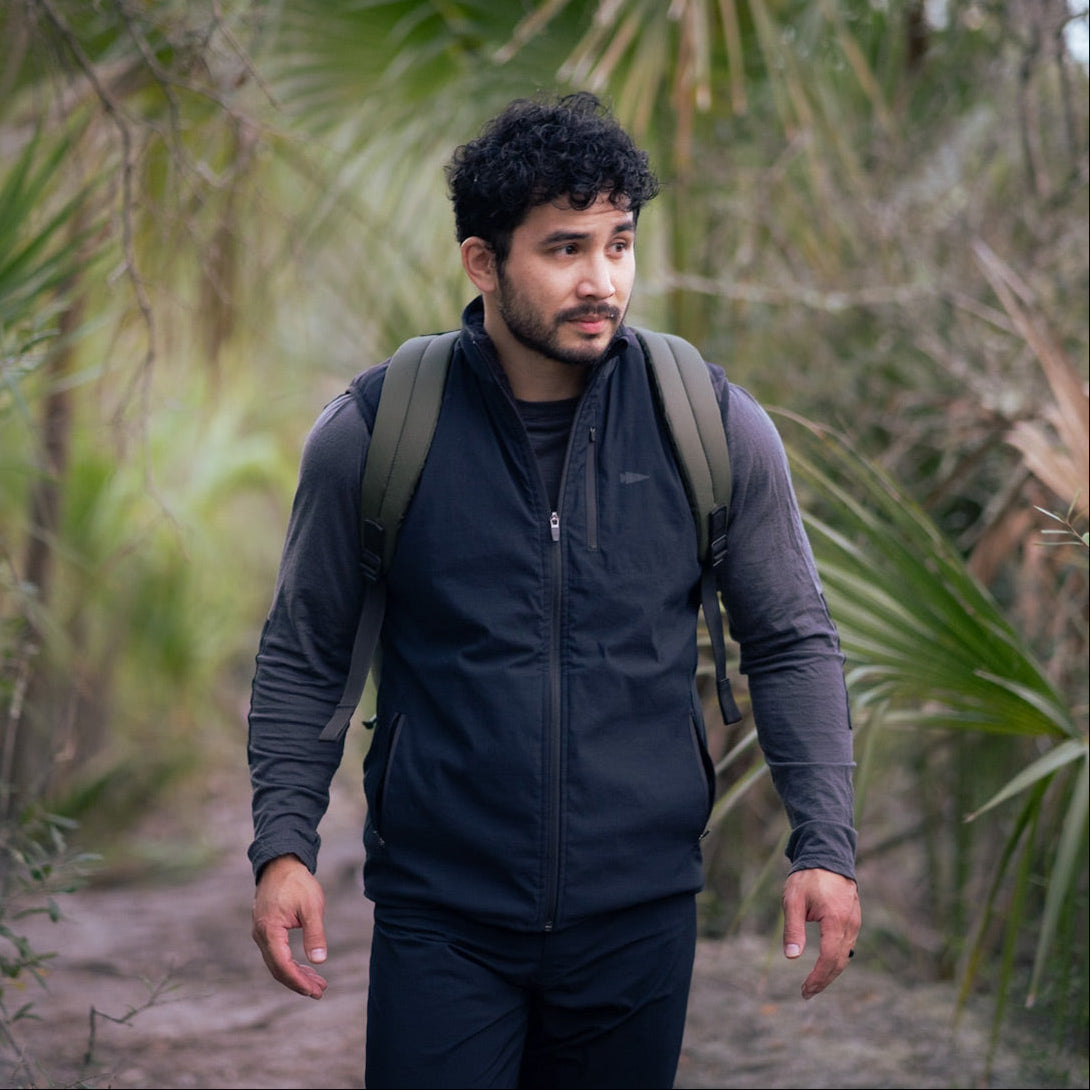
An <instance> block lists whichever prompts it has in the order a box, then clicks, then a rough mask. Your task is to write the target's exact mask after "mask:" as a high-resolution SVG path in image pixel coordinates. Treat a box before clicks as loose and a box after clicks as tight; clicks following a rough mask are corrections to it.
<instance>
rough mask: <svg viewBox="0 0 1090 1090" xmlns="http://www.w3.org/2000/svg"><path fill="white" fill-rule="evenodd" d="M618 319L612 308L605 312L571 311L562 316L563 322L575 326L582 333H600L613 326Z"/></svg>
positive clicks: (616, 312)
mask: <svg viewBox="0 0 1090 1090" xmlns="http://www.w3.org/2000/svg"><path fill="white" fill-rule="evenodd" d="M619 317H620V314H619V312H618V311H616V310H614V309H613V308H609V309H606V310H591V311H585V310H584V311H573V312H571V313H570V314H567V315H565V316H564V320H565V321H568V322H571V323H572V324H573V325H577V326H578V327H579V328H580V329H581V330H582V331H583V332H584V333H601V332H603V331H604V330H606V329H608V328H609V327H610V326H611V325H613V324H614V323H615V322H616V321H617V319H618V318H619Z"/></svg>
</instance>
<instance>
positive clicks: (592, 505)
mask: <svg viewBox="0 0 1090 1090" xmlns="http://www.w3.org/2000/svg"><path fill="white" fill-rule="evenodd" d="M584 486H585V491H586V495H587V548H588V549H589V550H590V551H591V552H597V551H598V429H597V428H596V427H594V425H593V424H592V425H591V426H590V430H589V431H588V433H587V461H586V471H585V482H584Z"/></svg>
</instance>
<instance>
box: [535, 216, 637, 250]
mask: <svg viewBox="0 0 1090 1090" xmlns="http://www.w3.org/2000/svg"><path fill="white" fill-rule="evenodd" d="M635 230H636V221H635V220H634V219H632V218H629V219H626V220H625V221H624V222H623V223H618V224H617V225H616V226H615V227H614V228H613V230H612V231H611V232H610V237H611V238H612V237H613V236H614V235H627V234H631V233H633V232H634V231H635ZM590 235H591V233H590V232H589V231H553V233H552V234H551V235H546V236H545V238H543V239H542V240H541V245H542V246H557V245H559V244H560V243H561V242H584V241H586V239H588V238H590Z"/></svg>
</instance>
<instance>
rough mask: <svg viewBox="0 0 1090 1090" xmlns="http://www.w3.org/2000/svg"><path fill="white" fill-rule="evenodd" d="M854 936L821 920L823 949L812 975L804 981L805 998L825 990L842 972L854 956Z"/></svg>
mask: <svg viewBox="0 0 1090 1090" xmlns="http://www.w3.org/2000/svg"><path fill="white" fill-rule="evenodd" d="M852 941H853V940H852V936H851V935H850V934H849V932H848V931H847V930H846V929H845V928H843V927H837V926H836V924H835V923H833V922H831V921H829V920H826V919H823V920H822V921H821V950H820V953H819V954H818V959H817V961H816V962H815V963H814V967H813V969H811V970H810V975H809V976H807V978H806V979H805V980H804V981H803V982H802V997H803V999H812V998H813V997H814V996H815V995H817V994H818V993H819V992H823V991H824V990H825V989H826V988H827V987H828V986H829V985H830V984H832V982H833V981H834V980H836V978H837V977H838V976H840V974H841V973H842V972H844V968H845V966H846V965H847V964H848V959H849V958H850V957H851V956H852V949H851V945H852Z"/></svg>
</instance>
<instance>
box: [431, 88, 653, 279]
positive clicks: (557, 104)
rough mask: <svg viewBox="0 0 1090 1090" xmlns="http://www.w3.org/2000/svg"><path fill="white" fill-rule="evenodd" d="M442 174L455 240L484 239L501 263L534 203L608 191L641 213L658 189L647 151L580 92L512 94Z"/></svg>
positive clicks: (586, 201)
mask: <svg viewBox="0 0 1090 1090" xmlns="http://www.w3.org/2000/svg"><path fill="white" fill-rule="evenodd" d="M446 176H447V184H448V186H449V190H450V197H451V200H452V201H453V203H454V220H455V231H456V234H457V236H458V241H459V242H464V241H465V240H466V239H467V238H470V237H472V236H477V237H478V238H483V239H484V240H485V241H486V242H487V243H488V244H489V245H490V246H491V247H492V249H493V251H494V253H495V254H496V260H497V261H498V262H499V263H500V264H501V265H502V264H503V262H504V261H505V260H506V259H507V255H508V253H509V251H510V243H511V232H512V231H514V229H515V228H516V227H518V225H519V224H520V223H521V222H522V221H523V219H524V218H525V217H526V213H527V212H529V211H530V209H531V208H533V207H535V206H537V205H539V204H546V203H548V202H550V201H555V200H558V199H560V198H564V199H566V200H568V201H570V202H571V204H572V206H573V207H575V208H578V209H584V208H589V207H590V206H591V205H592V204H594V202H595V201H596V200H598V198H599V197H600V196H601V195H602V194H606V195H608V197H609V199H610V200H611V201H612V202H613V204H614V205H616V206H617V207H618V208H624V209H626V210H629V211H631V212H632V213H633V215H634V216H638V215H639V211H640V207H641V206H642V205H643V204H645V203H646V202H647V201H649V200H651V199H652V198H653V197H654V196H655V195H656V194H657V193H658V188H659V187H658V181H657V180H656V178H655V175H654V174H653V173H652V171H651V169H650V167H649V165H648V160H647V154H646V153H645V152H643V151H640V150H639V149H638V148H637V147H636V145H635V144H634V143H633V141H632V138H631V137H630V136H629V135H628V133H627V132H625V131H624V129H622V128H621V126H620V125H619V124H618V122H617V121H616V119H615V118H614V117H613V115H612V114H611V113H610V111H609V110H608V108H607V107H605V106H604V105H603V103H602V102H601V101H600V100H599V99H598V98H597V97H596V96H595V95H592V94H590V93H588V92H585V91H582V92H578V93H577V94H571V95H564V96H561V97H559V98H555V99H542V98H535V99H528V98H521V99H516V100H515V101H514V102H512V103H511V104H510V105H509V106H508V107H507V108H506V109H505V110H504V111H503V112H502V113H501V114H499V115H498V116H497V117H495V118H493V119H492V120H491V121H490V122H489V123H488V124H487V125H486V126H485V127H484V129H483V130H482V132H481V135H480V136H479V137H478V138H477V139H476V140H473V141H470V142H469V143H467V144H463V145H462V146H461V147H459V148H457V149H456V150H455V152H454V154H453V156H452V157H451V160H450V162H449V164H448V165H447V169H446Z"/></svg>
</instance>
